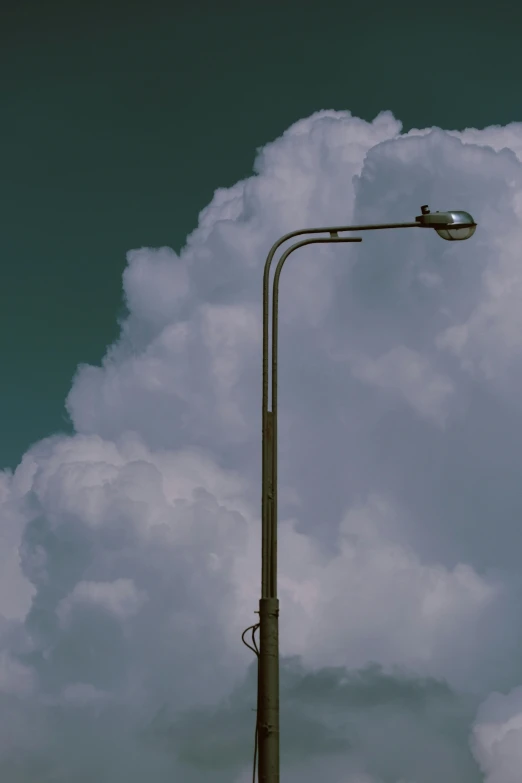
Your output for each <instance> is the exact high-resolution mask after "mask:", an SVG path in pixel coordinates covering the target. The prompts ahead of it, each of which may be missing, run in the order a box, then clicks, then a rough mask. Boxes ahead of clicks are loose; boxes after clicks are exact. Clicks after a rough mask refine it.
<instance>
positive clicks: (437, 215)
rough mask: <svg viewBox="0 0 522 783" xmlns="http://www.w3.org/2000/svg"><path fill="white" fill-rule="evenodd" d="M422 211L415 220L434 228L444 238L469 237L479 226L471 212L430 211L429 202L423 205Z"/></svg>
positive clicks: (425, 226) (424, 225)
mask: <svg viewBox="0 0 522 783" xmlns="http://www.w3.org/2000/svg"><path fill="white" fill-rule="evenodd" d="M421 212H422V215H418V216H417V217H416V218H415V220H416V221H417V222H418V223H420V225H421V226H423V227H424V228H434V229H435V231H436V232H437V234H438V235H439V236H440V237H442V239H448V240H455V239H469V238H470V237H472V236H473V234H474V233H475V229H476V228H477V224H476V223H475V221H474V220H473V218H472V217H471V215H470V214H469V212H462V211H460V210H459V211H455V210H451V212H430V210H429V209H428V206H427V204H425V205H424V206H423V207H421Z"/></svg>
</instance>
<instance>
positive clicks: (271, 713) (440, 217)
mask: <svg viewBox="0 0 522 783" xmlns="http://www.w3.org/2000/svg"><path fill="white" fill-rule="evenodd" d="M476 227H477V225H476V223H475V221H474V220H473V218H472V217H471V215H470V214H469V213H468V212H461V211H450V212H433V213H431V212H430V210H429V209H428V207H427V205H425V206H422V207H421V214H420V215H418V216H417V217H416V218H415V222H414V223H383V224H379V225H365V226H333V227H330V228H305V229H301V230H300V231H292V232H291V233H290V234H285V236H283V237H281V238H280V239H278V240H277V242H276V243H275V244H274V245H273V246H272V248H271V250H270V252H269V254H268V256H267V259H266V263H265V268H264V273H263V415H262V495H261V540H262V543H261V599H260V601H259V624H258V625H255V626H250V628H252V629H253V631H252V637H253V636H254V633H255V631H256V629H257V628H259V643H260V648H259V652H257V649H256V650H255V652H256V653H257V654H258V691H257V723H256V747H257V743H258V744H259V763H258V780H259V783H279V600H278V598H277V347H278V346H277V318H278V299H279V277H280V275H281V270H282V268H283V265H284V263H285V261H286V259H287V258H288V256H289V255H290V253H293V251H294V250H297V249H298V248H299V247H304V246H305V245H312V244H325V243H343V242H361V241H362V239H361V238H360V237H340V236H339V233H341V232H344V231H368V230H374V229H375V230H376V229H384V228H433V229H435V231H436V232H437V234H438V235H439V236H440V237H442V238H443V239H446V240H459V239H469V237H471V236H473V234H474V233H475V229H476ZM304 234H328V236H323V237H317V238H311V239H303V240H301V241H300V242H296V243H294V244H293V245H291V246H290V247H289V248H288V249H287V250H285V252H284V253H283V255H282V256H281V258H280V259H279V262H278V264H277V267H276V270H275V274H274V281H273V296H272V400H271V410H269V409H268V343H269V341H268V318H269V301H268V300H269V297H268V289H269V273H270V265H271V263H272V260H273V258H274V255H275V253H276V251H277V249H278V248H279V247H280V246H281V245H282V244H283V243H284V242H286V241H287V240H288V239H292V238H293V237H297V236H302V235H304ZM250 628H247V629H246V630H247V631H248V630H250ZM245 633H246V631H245V632H244V634H245ZM244 634H243V641H244ZM254 641H255V640H254ZM245 644H246V642H245ZM247 646H250V645H247ZM252 649H253V648H252ZM254 772H255V759H254Z"/></svg>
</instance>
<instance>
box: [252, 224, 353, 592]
mask: <svg viewBox="0 0 522 783" xmlns="http://www.w3.org/2000/svg"><path fill="white" fill-rule="evenodd" d="M337 230H339V231H340V230H347V229H335V228H332V229H314V231H315V232H316V233H319V232H320V231H321V232H323V231H329V232H330V236H329V237H319V238H317V239H303V240H301V242H296V243H295V244H293V245H291V246H290V247H289V248H288V249H287V250H285V252H284V253H283V255H282V256H281V258H280V259H279V262H278V264H277V267H276V271H275V274H274V282H273V296H272V410H271V411H269V410H268V399H267V397H268V351H267V348H268V271H269V268H270V263H271V261H272V258H273V257H274V253H275V251H276V250H277V248H278V246H279V245H281V244H282V243H283V242H284V241H285V240H286V239H288V238H289V237H292V236H298V235H299V234H300V233H307V234H308V233H311V232H310V231H305V232H298V231H296V232H293V233H292V234H287V235H286V236H285V237H282V239H280V240H279V241H278V242H276V244H275V245H274V246H273V247H272V249H271V251H270V254H269V256H268V258H267V262H266V265H265V276H264V281H263V282H264V297H263V438H262V443H263V449H262V450H263V454H262V472H263V479H262V484H263V491H262V497H261V516H262V553H263V554H262V557H261V562H262V574H261V595H262V597H263V598H275V597H276V596H277V579H276V574H277V481H276V480H275V477H276V475H277V335H278V328H277V327H278V310H279V307H278V304H279V278H280V276H281V271H282V269H283V266H284V263H285V261H286V259H287V258H288V256H289V255H290V253H293V252H294V250H297V249H298V248H300V247H304V246H305V245H318V244H340V243H345V242H362V239H361V238H360V237H338V236H337ZM265 389H266V396H265Z"/></svg>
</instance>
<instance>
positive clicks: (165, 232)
mask: <svg viewBox="0 0 522 783" xmlns="http://www.w3.org/2000/svg"><path fill="white" fill-rule="evenodd" d="M174 6H175V8H176V10H174ZM478 9H479V6H478V5H476V6H475V10H474V11H473V12H472V13H470V11H469V10H468V9H465V8H463V7H457V11H456V12H454V11H453V10H452V9H451V7H450V5H449V4H447V5H446V4H443V5H441V4H440V3H439V4H432V5H431V6H430V4H427V3H426V4H421V3H415V4H411V6H409V7H408V6H407V5H406V4H404V3H401V4H400V5H399V6H398V7H394V6H393V4H390V3H382V2H379V3H367V4H366V6H365V9H361V8H359V9H357V8H355V7H353V5H352V4H349V3H345V2H332V0H323V2H321V3H306V2H305V3H303V2H293V0H285V1H283V0H279V2H263V3H253V2H241V3H240V2H226V3H209V2H203V0H197V1H196V0H193V2H187V3H183V2H179V0H178V2H177V3H176V4H174V3H170V7H169V4H167V3H157V2H154V1H153V2H147V3H133V2H130V1H129V2H126V3H124V4H123V3H122V4H120V5H117V4H113V3H111V2H110V0H109V2H107V3H105V4H103V5H102V4H101V3H95V2H92V1H91V2H89V3H87V2H76V3H70V2H68V3H65V2H53V0H47V2H41V0H40V2H38V3H27V2H23V0H22V1H21V2H19V3H17V4H16V7H14V8H13V9H12V10H2V12H1V18H0V37H1V47H0V58H1V68H0V78H1V94H2V123H1V124H0V134H1V146H0V150H1V156H2V162H1V172H2V174H1V183H2V223H1V225H2V231H3V237H2V253H3V263H2V270H3V275H2V286H1V289H0V291H1V293H0V296H1V307H0V317H1V329H0V340H1V344H0V350H1V356H2V375H1V383H2V385H1V390H2V409H1V410H2V422H1V425H0V431H1V435H2V437H1V439H0V468H1V467H7V466H10V467H14V466H16V464H17V463H18V462H19V460H20V458H21V456H22V454H23V453H24V451H25V450H26V449H27V447H28V446H29V445H30V444H31V443H32V442H34V441H35V440H38V439H39V438H41V437H44V436H46V435H48V434H50V433H52V432H54V431H57V430H62V431H63V430H65V431H68V430H69V425H68V422H67V418H66V413H65V409H64V400H65V397H66V395H67V392H68V391H69V388H70V383H71V378H72V376H73V374H74V372H75V369H76V366H77V364H78V363H79V362H89V363H98V362H99V361H100V359H101V357H102V355H103V353H104V351H105V348H106V346H107V345H108V344H109V343H111V342H112V341H113V340H114V338H115V337H116V336H117V334H118V325H117V317H118V315H119V314H121V313H122V306H123V303H122V300H121V275H122V272H123V269H124V266H125V253H126V251H127V250H129V249H131V248H135V247H140V246H143V245H149V246H160V245H170V246H171V247H173V248H174V249H176V250H179V249H180V248H181V246H182V245H183V244H184V240H185V237H186V235H187V234H188V233H189V232H190V231H191V230H192V229H193V228H195V226H196V224H197V218H198V213H199V211H200V210H201V209H202V208H203V207H204V206H205V205H206V204H207V203H208V202H209V200H210V198H211V196H212V193H213V191H214V190H215V189H216V188H218V187H223V186H230V185H232V184H233V183H234V182H236V181H237V180H238V179H241V178H244V177H247V176H249V175H250V173H251V169H252V163H253V160H254V156H255V150H256V148H257V147H260V146H262V145H264V144H265V143H267V142H268V141H270V140H272V139H274V138H275V137H277V136H278V135H280V134H281V133H282V132H283V131H284V130H285V129H286V128H287V127H288V126H289V125H290V124H291V123H292V122H294V121H296V120H298V119H300V118H302V117H305V116H307V115H309V114H311V113H312V112H314V111H317V110H320V109H324V108H333V109H349V110H350V111H351V112H352V113H354V114H356V115H358V116H360V117H362V118H364V119H366V120H371V119H372V118H373V117H374V116H375V115H376V114H377V113H378V112H379V111H382V110H384V109H390V110H391V111H393V113H394V114H395V116H396V117H397V118H399V119H400V120H401V121H402V122H403V124H404V130H408V129H410V128H411V127H427V126H433V125H438V126H441V127H443V128H447V129H452V128H464V127H470V126H474V127H479V128H481V127H484V126H487V125H491V124H506V123H509V122H512V121H520V120H522V107H521V103H520V87H519V85H520V71H521V58H520V37H519V31H520V21H521V20H520V16H522V11H521V10H520V9H519V10H518V11H509V13H508V12H507V9H506V10H505V11H504V10H503V9H502V7H501V6H500V5H499V4H498V3H497V4H495V6H494V11H493V10H492V11H490V12H489V13H488V14H487V15H485V14H484V13H483V12H480V11H479V10H478ZM517 14H518V15H519V18H518V19H517ZM437 17H439V18H438V19H437ZM434 206H437V205H434ZM410 217H411V216H410V215H405V218H406V219H409V218H410ZM294 228H296V226H289V227H288V230H292V229H294ZM260 280H261V260H260Z"/></svg>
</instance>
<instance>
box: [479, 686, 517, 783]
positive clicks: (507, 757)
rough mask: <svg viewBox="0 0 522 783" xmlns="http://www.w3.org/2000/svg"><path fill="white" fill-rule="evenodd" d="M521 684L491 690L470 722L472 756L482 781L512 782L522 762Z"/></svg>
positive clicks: (493, 782) (514, 781) (489, 782)
mask: <svg viewBox="0 0 522 783" xmlns="http://www.w3.org/2000/svg"><path fill="white" fill-rule="evenodd" d="M521 740H522V688H520V687H519V688H515V689H514V690H512V691H511V692H510V693H508V694H501V693H492V694H491V695H490V696H489V697H488V698H487V699H486V701H485V702H484V703H483V704H482V705H481V707H480V710H479V712H478V715H477V720H476V723H475V725H474V726H473V747H474V752H475V756H476V758H477V760H478V762H479V764H480V766H481V768H482V770H483V772H484V775H485V781H486V783H516V781H517V780H518V779H519V777H520V765H521V764H522V742H521Z"/></svg>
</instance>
